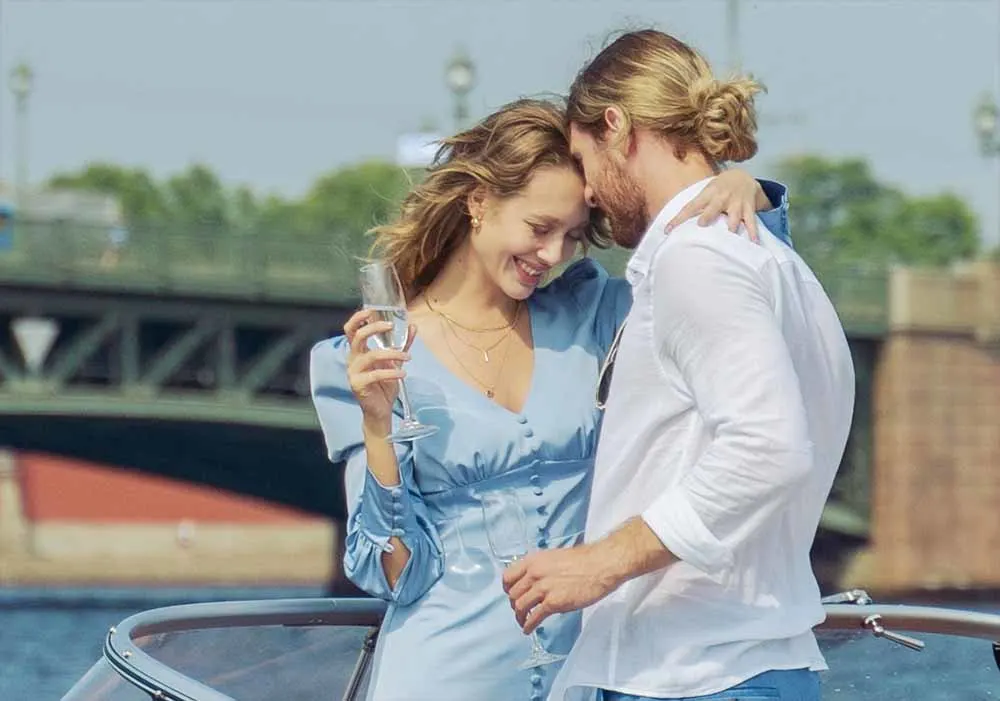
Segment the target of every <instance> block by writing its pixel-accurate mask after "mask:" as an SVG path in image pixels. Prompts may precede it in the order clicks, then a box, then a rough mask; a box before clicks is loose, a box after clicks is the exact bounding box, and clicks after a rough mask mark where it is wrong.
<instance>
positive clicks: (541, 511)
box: [535, 504, 548, 516]
mask: <svg viewBox="0 0 1000 701" xmlns="http://www.w3.org/2000/svg"><path fill="white" fill-rule="evenodd" d="M535 511H537V512H538V513H539V515H541V516H544V515H545V512H546V511H548V509H546V508H545V504H539V505H538V508H537V509H535Z"/></svg>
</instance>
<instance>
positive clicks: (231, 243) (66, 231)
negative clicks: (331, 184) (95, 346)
mask: <svg viewBox="0 0 1000 701" xmlns="http://www.w3.org/2000/svg"><path fill="white" fill-rule="evenodd" d="M116 236H120V237H121V238H118V239H117V240H116ZM343 241H344V239H341V238H338V237H333V236H331V237H329V238H328V239H325V240H324V239H321V238H320V237H316V238H315V239H312V240H302V239H301V238H300V239H291V238H283V237H276V236H270V237H264V236H259V235H255V234H254V233H252V232H246V233H226V232H220V231H218V230H213V229H207V228H206V229H204V230H200V231H199V230H183V231H182V230H177V229H170V228H163V229H155V230H154V229H149V230H143V231H131V232H128V233H125V234H116V233H115V232H113V231H112V230H111V229H109V228H108V227H106V226H94V225H90V224H86V223H79V222H69V221H57V222H43V221H19V222H17V224H16V229H15V240H14V245H13V247H12V249H11V250H9V251H3V252H0V281H9V282H24V283H31V284H41V285H66V286H74V287H80V288H96V289H102V288H103V289H113V290H116V291H129V292H136V293H161V294H162V293H167V294H175V295H178V296H206V295H208V296H224V297H241V298H248V299H262V300H275V301H277V300H282V301H302V302H308V303H323V302H326V303H330V304H350V303H353V300H355V299H356V298H357V289H356V282H355V280H356V270H357V260H358V258H360V257H362V256H363V255H364V253H365V251H364V250H363V249H361V248H360V247H359V249H358V250H346V249H345V248H344V244H343Z"/></svg>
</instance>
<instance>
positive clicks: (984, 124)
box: [972, 94, 1000, 200]
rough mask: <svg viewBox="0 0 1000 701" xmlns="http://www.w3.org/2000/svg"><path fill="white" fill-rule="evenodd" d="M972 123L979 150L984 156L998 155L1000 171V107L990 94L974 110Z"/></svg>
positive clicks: (985, 95)
mask: <svg viewBox="0 0 1000 701" xmlns="http://www.w3.org/2000/svg"><path fill="white" fill-rule="evenodd" d="M972 123H973V126H974V127H975V129H976V137H977V138H978V139H979V151H980V152H981V153H982V154H983V157H984V158H989V157H990V156H996V157H997V161H998V172H1000V107H997V103H996V102H994V101H993V97H992V96H990V95H989V94H984V95H983V96H982V98H980V100H979V104H977V105H976V107H975V109H974V110H973V112H972ZM998 200H1000V198H998Z"/></svg>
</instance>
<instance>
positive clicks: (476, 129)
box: [371, 99, 610, 299]
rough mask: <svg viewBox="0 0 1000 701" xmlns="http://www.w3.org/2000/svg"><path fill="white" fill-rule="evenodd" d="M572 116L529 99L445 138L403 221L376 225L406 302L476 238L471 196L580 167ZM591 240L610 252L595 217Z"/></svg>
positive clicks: (501, 194)
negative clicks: (569, 122) (572, 143)
mask: <svg viewBox="0 0 1000 701" xmlns="http://www.w3.org/2000/svg"><path fill="white" fill-rule="evenodd" d="M565 123H566V122H565V114H564V112H563V110H562V109H561V107H560V106H558V105H556V104H554V103H552V102H548V101H545V100H534V99H531V100H529V99H524V100H518V101H516V102H513V103H511V104H509V105H506V106H505V107H503V108H501V109H500V110H498V111H497V112H494V113H493V114H491V115H490V116H488V117H486V118H485V119H483V120H482V121H481V122H479V123H478V124H476V125H475V126H473V127H471V128H470V129H467V130H466V131H463V132H461V133H459V134H456V135H455V136H452V137H449V138H447V139H444V140H443V141H442V143H441V147H440V148H439V150H438V152H437V156H436V157H435V159H434V164H433V165H432V166H431V168H430V169H429V171H428V173H427V175H426V177H425V178H424V180H423V181H422V182H420V183H418V184H416V185H415V186H414V187H413V189H412V190H411V191H410V193H409V194H408V195H407V196H406V198H405V199H404V200H403V203H402V206H401V209H400V213H399V216H398V217H397V218H396V219H395V221H392V222H390V223H387V224H384V225H381V226H377V227H375V228H373V229H372V231H371V233H373V234H374V235H375V244H374V250H375V251H377V252H378V254H379V255H381V256H383V257H384V258H386V259H388V260H389V261H391V262H392V263H393V264H394V265H395V266H396V270H397V271H398V272H399V277H400V279H401V281H402V283H403V287H404V288H405V290H406V294H407V298H409V299H412V298H413V297H414V296H416V295H418V294H420V292H422V291H423V290H424V289H425V288H426V287H427V286H428V285H429V284H430V283H431V282H432V281H433V280H434V278H435V277H437V275H438V274H439V273H440V272H441V269H442V268H443V267H444V264H445V262H446V261H447V260H448V257H449V256H450V254H451V253H452V252H453V251H454V250H455V249H456V248H458V247H459V245H461V243H462V242H463V241H464V240H465V239H466V237H467V236H468V235H469V231H470V229H471V216H470V214H469V210H468V200H469V195H471V194H472V193H473V191H475V190H476V188H479V187H482V188H483V190H484V191H485V192H487V193H489V194H490V195H492V196H493V197H497V198H501V199H502V198H507V197H512V196H515V195H517V194H518V193H520V192H521V191H522V190H524V188H525V186H527V184H528V182H529V181H530V180H531V177H532V176H533V175H534V174H535V173H536V172H538V170H539V169H541V168H546V167H569V168H574V169H575V168H577V166H576V163H575V162H574V160H573V157H572V156H571V155H570V151H569V139H568V135H567V132H566V127H565ZM585 240H586V242H587V243H588V244H592V245H596V246H599V247H605V246H607V245H609V243H610V237H609V236H608V233H607V231H606V228H605V226H604V223H603V218H602V217H601V215H600V213H599V212H596V211H595V212H593V213H592V216H591V222H590V226H588V230H587V232H586V237H585Z"/></svg>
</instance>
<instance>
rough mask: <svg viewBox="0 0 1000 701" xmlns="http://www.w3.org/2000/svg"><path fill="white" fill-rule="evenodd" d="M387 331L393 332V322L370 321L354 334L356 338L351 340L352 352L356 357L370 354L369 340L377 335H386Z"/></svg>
mask: <svg viewBox="0 0 1000 701" xmlns="http://www.w3.org/2000/svg"><path fill="white" fill-rule="evenodd" d="M386 331H392V322H391V321H369V322H368V323H367V324H365V325H364V326H362V327H361V328H359V329H358V330H356V331H355V332H354V338H352V339H351V352H352V353H353V354H354V355H363V354H365V353H368V352H370V351H369V348H368V339H369V338H371V337H372V336H374V335H375V334H377V333H385V332H386Z"/></svg>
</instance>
